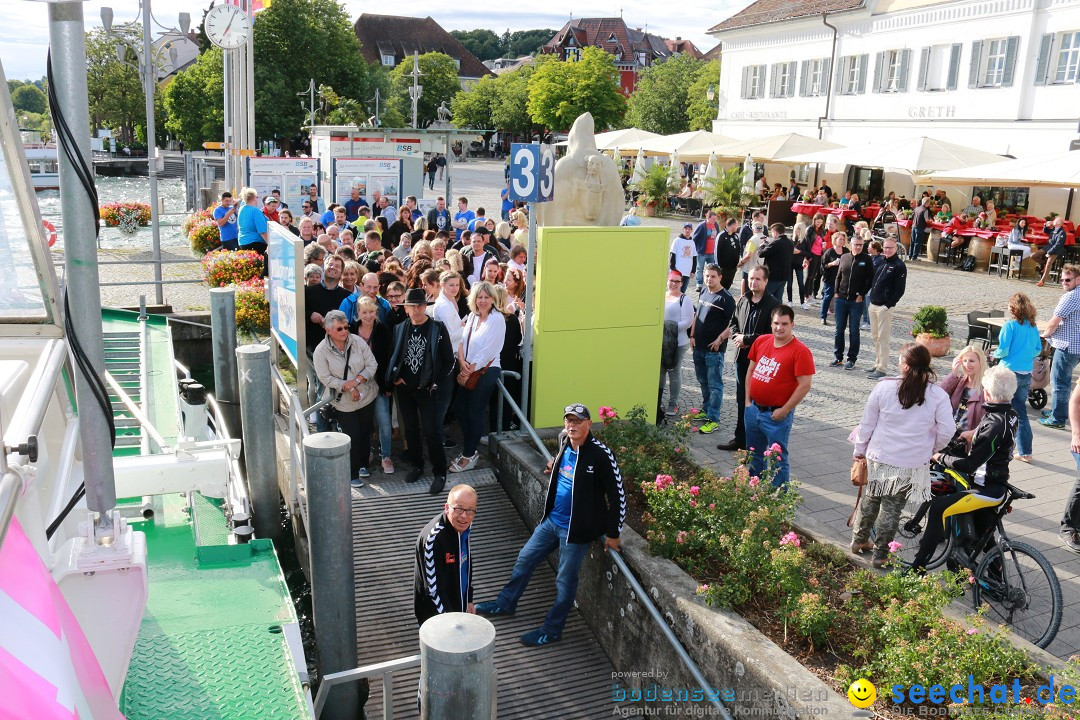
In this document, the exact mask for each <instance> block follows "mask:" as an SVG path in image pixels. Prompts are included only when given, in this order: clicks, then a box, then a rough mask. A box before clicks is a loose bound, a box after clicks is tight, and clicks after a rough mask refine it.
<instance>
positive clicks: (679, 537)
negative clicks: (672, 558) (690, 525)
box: [675, 530, 690, 545]
mask: <svg viewBox="0 0 1080 720" xmlns="http://www.w3.org/2000/svg"><path fill="white" fill-rule="evenodd" d="M689 535H690V533H688V532H686V531H685V530H680V531H679V532H678V533H677V534H676V535H675V542H677V543H679V544H680V545H682V544H683V543H684V542H686V538H687V537H689Z"/></svg>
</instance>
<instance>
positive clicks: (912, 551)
mask: <svg viewBox="0 0 1080 720" xmlns="http://www.w3.org/2000/svg"><path fill="white" fill-rule="evenodd" d="M929 504H930V503H925V504H924V505H923V506H922V507H921V508H920V509H919V512H917V513H916V514H915V516H914V517H913V518H908V517H905V516H903V515H902V516H901V517H900V527H899V528H898V529H897V531H896V540H897V542H899V543H900V544H901V545H902V546H903V547H901V548H900V551H899V553H898V554H899V555H900V562H901V563H902V564H903V566H904V567H905V568H909V567H911V562H912V561H913V560H914V559H915V555H916V553H918V552H919V541H921V540H922V536H923V532H924V531H925V530H926V523H927V519H926V508H927V506H929ZM953 534H954V533H953V522H952V520H949V521H948V523H947V525H946V526H945V539H944V540H942V541H941V542H940V543H938V546H937V547H936V548H934V552H932V553H931V554H930V558H929V560H927V561H926V569H927V570H933V569H935V568H938V567H941V565H942V564H944V562H945V558H947V557H948V556H949V551H950V550H951V549H952V543H953Z"/></svg>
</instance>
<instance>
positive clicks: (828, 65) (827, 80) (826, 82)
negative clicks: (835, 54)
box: [817, 58, 832, 95]
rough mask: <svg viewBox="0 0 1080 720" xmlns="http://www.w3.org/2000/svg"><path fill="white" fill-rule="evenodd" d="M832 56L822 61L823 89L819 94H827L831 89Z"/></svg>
mask: <svg viewBox="0 0 1080 720" xmlns="http://www.w3.org/2000/svg"><path fill="white" fill-rule="evenodd" d="M830 72H832V58H824V59H823V60H822V61H821V89H820V90H818V92H817V94H818V95H827V94H828V93H829V90H830V84H831V83H832V75H830V74H829V73H830Z"/></svg>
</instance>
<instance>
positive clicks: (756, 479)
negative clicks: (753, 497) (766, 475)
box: [747, 475, 761, 487]
mask: <svg viewBox="0 0 1080 720" xmlns="http://www.w3.org/2000/svg"><path fill="white" fill-rule="evenodd" d="M760 482H761V478H759V477H758V476H757V475H755V476H753V477H752V478H750V479H749V480H748V481H747V484H749V485H750V487H757V486H758V483H760Z"/></svg>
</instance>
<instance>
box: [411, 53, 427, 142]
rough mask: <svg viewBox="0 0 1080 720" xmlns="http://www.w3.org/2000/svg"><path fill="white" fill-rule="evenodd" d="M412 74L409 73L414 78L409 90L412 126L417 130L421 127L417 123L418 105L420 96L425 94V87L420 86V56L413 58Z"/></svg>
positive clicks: (414, 54) (414, 55)
mask: <svg viewBox="0 0 1080 720" xmlns="http://www.w3.org/2000/svg"><path fill="white" fill-rule="evenodd" d="M412 68H413V69H412V72H411V73H409V74H410V75H411V76H412V82H413V84H412V87H411V88H409V98H410V99H411V100H412V126H413V130H416V129H417V128H418V127H420V126H419V125H417V122H416V104H417V103H418V102H420V96H421V95H423V94H424V86H423V85H420V84H419V82H420V76H421V75H423V73H421V72H420V56H419V55H417V54H416V53H413V56H412Z"/></svg>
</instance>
